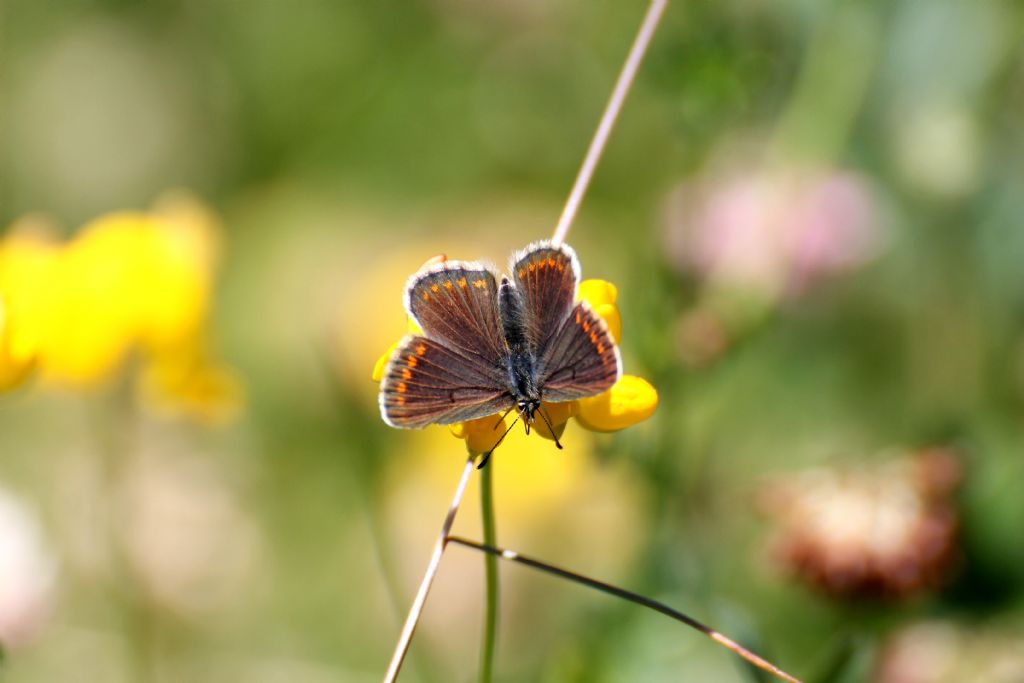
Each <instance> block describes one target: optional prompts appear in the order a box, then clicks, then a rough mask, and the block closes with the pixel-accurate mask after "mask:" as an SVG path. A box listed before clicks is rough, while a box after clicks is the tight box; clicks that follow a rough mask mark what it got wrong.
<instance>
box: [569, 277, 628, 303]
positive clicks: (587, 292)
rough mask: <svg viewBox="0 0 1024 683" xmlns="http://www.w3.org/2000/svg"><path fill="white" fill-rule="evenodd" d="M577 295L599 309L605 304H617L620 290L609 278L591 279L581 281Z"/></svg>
mask: <svg viewBox="0 0 1024 683" xmlns="http://www.w3.org/2000/svg"><path fill="white" fill-rule="evenodd" d="M576 296H577V298H579V299H581V300H583V301H586V302H587V303H588V304H590V306H591V308H594V309H597V308H598V307H599V306H603V305H605V304H611V305H615V301H616V299H618V298H619V290H618V289H617V288H616V287H615V285H613V284H612V283H610V282H608V281H607V280H597V279H590V280H584V281H583V282H581V283H580V287H579V290H578V291H577V293H576Z"/></svg>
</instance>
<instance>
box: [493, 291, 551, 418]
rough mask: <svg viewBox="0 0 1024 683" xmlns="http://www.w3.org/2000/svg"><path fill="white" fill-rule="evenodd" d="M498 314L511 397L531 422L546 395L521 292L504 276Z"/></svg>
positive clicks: (499, 292) (499, 295)
mask: <svg viewBox="0 0 1024 683" xmlns="http://www.w3.org/2000/svg"><path fill="white" fill-rule="evenodd" d="M498 314H499V315H500V317H501V328H502V334H503V335H504V337H505V347H506V349H507V352H506V354H505V356H504V360H505V366H506V368H507V370H508V385H509V393H510V398H511V399H512V400H513V401H514V403H515V406H516V408H518V410H519V412H520V413H522V414H523V417H524V419H525V420H526V423H527V424H528V425H529V424H532V423H533V419H534V415H535V413H536V412H537V409H538V408H539V407H540V404H541V402H542V400H543V398H542V396H541V390H540V387H539V386H538V382H537V358H536V356H535V355H534V353H533V350H532V349H531V348H530V343H529V338H528V337H527V333H526V315H525V312H524V306H523V300H522V295H521V294H520V293H519V291H518V290H517V289H516V288H515V286H513V285H512V283H511V282H509V281H508V278H507V277H502V278H501V286H500V287H499V289H498Z"/></svg>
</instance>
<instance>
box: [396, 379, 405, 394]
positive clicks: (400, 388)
mask: <svg viewBox="0 0 1024 683" xmlns="http://www.w3.org/2000/svg"><path fill="white" fill-rule="evenodd" d="M395 389H396V390H397V391H398V393H400V394H404V393H405V382H399V383H398V386H397V387H395Z"/></svg>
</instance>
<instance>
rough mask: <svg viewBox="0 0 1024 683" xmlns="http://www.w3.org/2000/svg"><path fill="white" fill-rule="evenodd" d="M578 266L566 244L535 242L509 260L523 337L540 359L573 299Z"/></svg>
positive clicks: (568, 310) (569, 309) (573, 253)
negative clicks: (522, 317)
mask: <svg viewBox="0 0 1024 683" xmlns="http://www.w3.org/2000/svg"><path fill="white" fill-rule="evenodd" d="M579 274H580V266H579V261H578V260H577V259H576V253H575V252H574V251H573V250H572V248H571V247H569V246H568V245H565V244H560V245H557V246H556V245H554V244H553V243H551V242H547V241H544V242H536V243H534V244H531V245H530V246H528V247H527V248H526V249H524V250H523V251H522V252H519V253H517V254H516V255H515V256H514V257H513V259H512V278H513V280H514V281H515V285H516V289H517V290H519V293H520V295H521V297H522V302H523V310H524V314H525V321H524V322H525V327H526V336H527V339H528V340H529V342H530V346H531V348H532V350H533V352H534V353H535V354H536V355H537V356H538V357H539V356H542V355H543V354H544V352H545V349H546V347H547V345H548V343H549V342H550V340H551V339H552V337H553V335H554V334H555V332H556V331H558V329H559V327H560V326H561V324H562V321H563V320H565V318H567V317H568V316H569V312H570V311H571V310H572V306H573V301H574V300H575V298H576V286H577V284H578V282H579Z"/></svg>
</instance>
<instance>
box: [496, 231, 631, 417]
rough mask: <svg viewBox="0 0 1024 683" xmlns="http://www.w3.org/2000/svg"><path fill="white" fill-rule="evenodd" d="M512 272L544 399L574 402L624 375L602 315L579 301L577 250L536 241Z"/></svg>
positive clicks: (597, 391)
mask: <svg viewBox="0 0 1024 683" xmlns="http://www.w3.org/2000/svg"><path fill="white" fill-rule="evenodd" d="M512 274H513V277H514V278H515V283H516V288H517V289H518V290H519V292H520V293H521V295H522V300H523V304H524V311H525V315H524V317H525V319H526V332H527V338H528V339H529V340H530V344H531V347H532V348H533V350H534V353H535V354H536V371H537V383H538V386H539V387H540V388H541V395H542V397H543V398H544V400H545V401H552V402H559V401H573V400H576V399H578V398H586V397H587V396H596V395H597V394H600V393H602V392H604V391H607V390H608V389H609V388H611V386H612V385H613V384H615V382H616V380H618V378H619V377H620V376H621V375H622V361H621V360H620V359H619V350H618V348H617V347H616V346H615V341H614V340H613V339H612V337H611V334H610V333H609V332H608V327H607V325H605V323H604V321H603V320H602V319H601V318H600V316H598V315H597V314H595V313H594V312H593V311H592V310H591V309H590V306H588V305H587V304H586V303H585V302H580V303H578V304H574V301H575V299H576V287H577V285H578V283H579V279H580V265H579V260H578V259H577V258H576V253H575V252H574V251H573V250H572V248H571V247H569V246H568V245H566V244H560V245H555V244H553V243H551V242H546V241H545V242H537V243H535V244H531V245H530V246H528V247H527V248H526V249H525V250H523V251H522V252H521V253H519V254H517V255H516V256H515V258H514V262H513V264H512Z"/></svg>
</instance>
